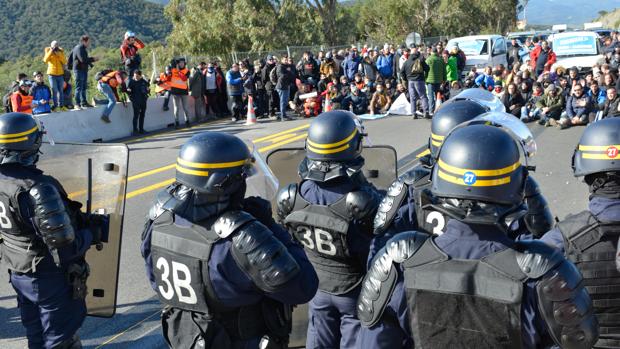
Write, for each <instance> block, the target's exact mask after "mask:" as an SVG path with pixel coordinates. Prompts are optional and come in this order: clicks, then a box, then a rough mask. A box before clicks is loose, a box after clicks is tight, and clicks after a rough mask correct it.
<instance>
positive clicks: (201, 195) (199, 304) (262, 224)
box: [141, 132, 318, 348]
mask: <svg viewBox="0 0 620 349" xmlns="http://www.w3.org/2000/svg"><path fill="white" fill-rule="evenodd" d="M260 160H261V159H260V158H259V157H258V154H256V153H254V154H252V153H251V152H250V151H249V150H248V146H247V145H246V144H245V143H244V142H243V141H241V140H240V139H239V138H237V137H235V136H232V135H229V134H226V133H220V132H204V133H200V134H197V135H195V136H193V137H192V138H191V139H190V140H189V141H187V142H186V143H185V144H184V145H183V147H182V148H181V151H180V153H179V156H178V159H177V164H176V182H175V183H173V184H172V185H171V186H170V187H168V188H167V189H166V190H164V191H162V192H161V193H159V194H158V196H157V199H156V203H155V205H154V206H153V208H152V209H151V211H150V213H149V218H148V220H147V223H146V226H145V231H144V233H143V238H142V240H143V242H142V246H141V251H142V255H143V257H144V259H145V261H146V270H147V276H148V278H149V280H150V282H151V286H152V287H153V289H154V290H155V292H156V293H157V294H158V296H159V299H160V301H161V302H162V303H163V304H164V305H165V306H166V307H165V309H164V312H163V314H162V328H163V335H164V337H165V340H166V342H167V343H168V345H170V346H171V347H173V348H257V347H258V346H259V344H260V343H262V344H261V346H262V345H265V343H264V341H268V344H267V348H286V347H287V343H288V336H289V332H290V330H291V327H290V326H291V323H290V317H291V305H295V304H301V303H305V302H307V301H309V300H310V299H311V298H312V297H313V296H314V294H315V292H316V289H317V285H318V280H317V277H316V273H315V272H314V270H313V268H312V265H311V264H310V262H309V261H308V259H307V257H306V255H305V253H304V251H303V249H302V248H301V246H298V245H297V244H296V243H294V242H293V241H292V240H291V238H290V236H289V235H288V233H287V232H286V230H284V229H282V228H281V227H280V226H278V225H277V224H276V223H275V221H274V220H273V218H272V213H271V207H270V204H269V202H267V201H265V200H263V199H260V198H257V197H251V198H247V199H244V195H245V193H246V189H247V184H246V179H247V178H248V176H251V175H252V174H254V173H256V171H259V170H260V169H261V166H259V165H255V163H256V162H257V161H260ZM257 176H258V174H257ZM274 190H275V189H274Z"/></svg>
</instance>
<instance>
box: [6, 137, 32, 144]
mask: <svg viewBox="0 0 620 349" xmlns="http://www.w3.org/2000/svg"><path fill="white" fill-rule="evenodd" d="M27 140H28V137H21V138H15V139H0V144H4V143H17V142H21V141H27Z"/></svg>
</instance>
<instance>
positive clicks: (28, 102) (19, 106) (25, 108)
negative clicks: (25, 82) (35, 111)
mask: <svg viewBox="0 0 620 349" xmlns="http://www.w3.org/2000/svg"><path fill="white" fill-rule="evenodd" d="M17 97H21V103H20V102H19V101H18V100H17ZM11 106H12V107H13V111H14V112H19V113H26V114H32V96H29V95H26V96H24V95H23V94H21V93H19V91H17V92H13V94H12V95H11Z"/></svg>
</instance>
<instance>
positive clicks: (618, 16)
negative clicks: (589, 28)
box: [595, 7, 620, 29]
mask: <svg viewBox="0 0 620 349" xmlns="http://www.w3.org/2000/svg"><path fill="white" fill-rule="evenodd" d="M599 21H600V22H603V27H604V28H612V29H618V28H620V7H619V8H617V9H615V10H613V11H609V12H608V13H606V14H604V15H602V16H600V17H599V18H597V19H596V20H595V22H599Z"/></svg>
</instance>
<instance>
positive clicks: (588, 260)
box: [558, 211, 620, 348]
mask: <svg viewBox="0 0 620 349" xmlns="http://www.w3.org/2000/svg"><path fill="white" fill-rule="evenodd" d="M558 228H559V229H560V231H561V232H562V235H563V236H564V242H565V246H566V258H567V259H569V260H570V261H572V262H573V263H575V265H576V266H577V267H578V268H579V270H580V271H581V274H582V276H583V279H584V285H585V288H586V289H587V290H588V293H589V294H590V296H591V297H592V302H593V304H594V313H595V314H596V317H597V319H598V322H599V329H600V330H599V331H600V334H599V340H598V342H597V343H596V345H595V346H594V347H595V348H620V272H618V270H617V269H616V266H615V256H616V252H617V251H616V247H617V245H618V237H619V236H620V222H609V223H603V222H600V221H599V220H598V219H597V218H596V217H595V216H593V215H592V214H591V213H590V212H589V211H584V212H581V213H578V214H576V215H571V216H568V217H567V218H566V219H565V220H564V221H562V222H560V223H559V224H558Z"/></svg>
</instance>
